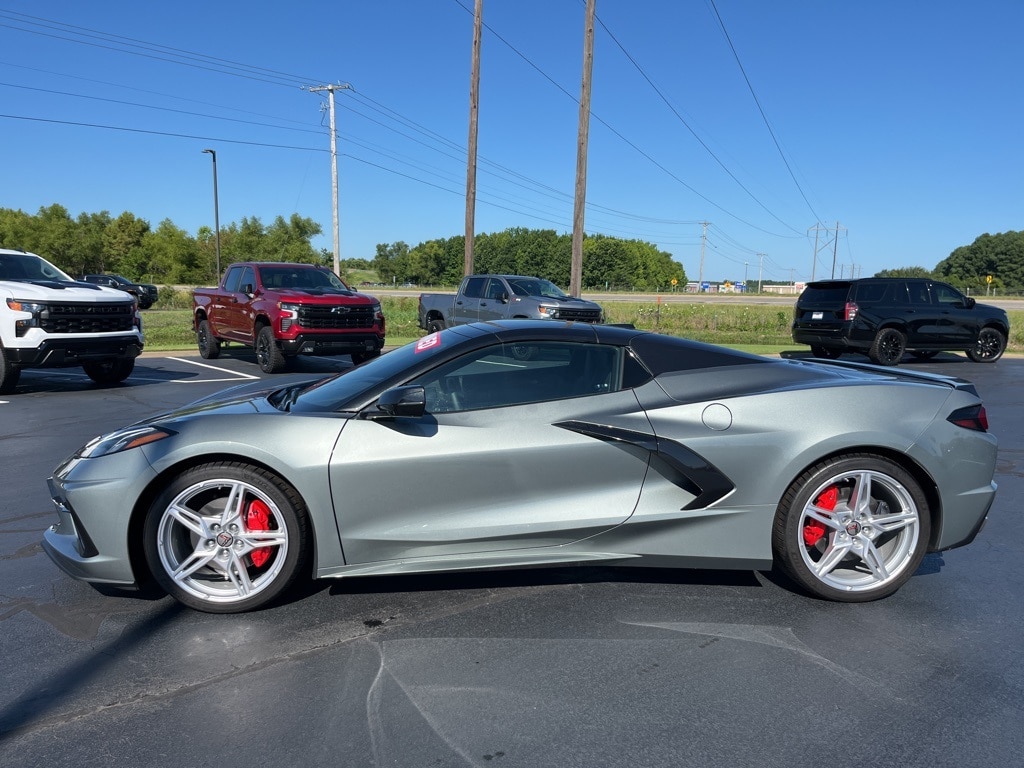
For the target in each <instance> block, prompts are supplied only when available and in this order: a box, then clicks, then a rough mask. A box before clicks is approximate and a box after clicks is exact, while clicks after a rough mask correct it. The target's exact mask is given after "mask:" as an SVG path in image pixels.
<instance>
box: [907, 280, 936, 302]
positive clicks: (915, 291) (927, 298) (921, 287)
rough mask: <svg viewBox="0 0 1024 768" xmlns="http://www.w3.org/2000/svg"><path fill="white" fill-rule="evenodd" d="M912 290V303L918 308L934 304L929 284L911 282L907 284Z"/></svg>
mask: <svg viewBox="0 0 1024 768" xmlns="http://www.w3.org/2000/svg"><path fill="white" fill-rule="evenodd" d="M907 288H909V290H910V303H911V304H913V305H916V306H920V305H926V304H931V303H932V297H931V294H930V293H929V292H928V285H927V283H923V282H917V281H915V282H911V283H908V284H907Z"/></svg>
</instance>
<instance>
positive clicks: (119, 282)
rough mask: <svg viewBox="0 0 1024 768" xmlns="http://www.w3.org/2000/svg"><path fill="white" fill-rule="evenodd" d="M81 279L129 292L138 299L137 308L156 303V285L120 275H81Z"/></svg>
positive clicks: (145, 307)
mask: <svg viewBox="0 0 1024 768" xmlns="http://www.w3.org/2000/svg"><path fill="white" fill-rule="evenodd" d="M82 280H83V281H84V282H86V283H93V284H94V285H105V286H107V287H108V288H116V289H117V290H119V291H125V292H127V293H130V294H131V295H132V296H134V297H135V298H136V299H138V301H139V309H149V308H150V307H152V306H153V304H155V303H156V300H157V293H158V291H157V287H156V286H155V285H150V284H149V283H133V282H132V281H131V280H129V279H128V278H127V277H122V276H121V275H83V276H82Z"/></svg>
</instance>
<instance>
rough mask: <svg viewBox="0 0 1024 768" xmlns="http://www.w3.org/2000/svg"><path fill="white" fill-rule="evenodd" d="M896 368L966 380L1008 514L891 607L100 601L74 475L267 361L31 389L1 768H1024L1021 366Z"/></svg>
mask: <svg viewBox="0 0 1024 768" xmlns="http://www.w3.org/2000/svg"><path fill="white" fill-rule="evenodd" d="M348 365H349V363H348V358H344V357H343V358H337V359H332V358H319V359H304V360H301V361H299V364H298V367H297V369H296V370H295V371H293V372H291V373H288V374H282V375H279V376H277V377H275V378H274V380H275V381H278V380H280V381H285V380H287V379H288V378H290V377H300V376H301V377H306V376H313V375H320V374H323V373H330V372H332V371H335V370H341V369H344V368H346V367H347V366H348ZM905 365H906V366H907V367H913V368H915V369H921V370H928V371H937V372H941V373H946V374H952V375H957V376H961V377H963V378H967V379H970V380H972V381H974V382H975V383H976V385H977V387H978V389H979V391H980V393H981V395H982V397H983V398H984V400H985V402H986V407H987V409H988V415H989V421H990V429H991V431H992V432H993V433H995V434H996V435H997V437H998V438H999V440H1000V450H999V464H998V469H997V481H998V483H999V494H998V496H997V499H996V503H995V506H994V507H993V510H992V512H991V514H990V517H989V522H988V525H987V526H986V528H985V529H984V530H983V531H982V532H981V534H980V535H979V536H978V538H977V540H976V541H975V542H974V543H973V544H971V545H970V546H968V547H966V548H962V549H958V550H952V551H950V552H946V553H942V554H933V555H929V556H928V557H926V559H925V561H924V563H923V565H922V567H921V569H920V570H919V572H918V573H917V575H915V577H914V578H913V579H911V581H910V582H909V583H908V584H907V585H906V586H905V587H904V588H903V589H902V590H900V591H899V592H898V593H897V594H896V595H894V596H893V597H890V598H888V599H886V600H883V601H879V602H876V603H869V604H864V605H842V604H832V603H824V602H820V601H816V600H812V599H810V598H807V597H804V596H801V595H798V594H795V593H793V592H792V591H790V590H789V589H787V588H786V587H784V586H782V585H780V584H779V583H777V581H776V579H775V578H774V577H773V576H772V575H770V574H767V575H766V574H755V573H750V572H711V571H685V572H679V571H653V570H650V571H648V570H641V571H633V570H630V571H625V570H619V569H615V568H587V569H582V570H542V571H526V572H511V573H497V574H485V575H437V576H417V577H401V578H398V577H388V578H375V579H365V580H357V579H353V580H345V581H339V582H330V581H325V582H319V583H316V584H314V585H310V586H309V587H308V588H306V589H305V590H304V592H303V593H302V594H298V595H296V596H295V598H294V599H293V600H291V601H290V602H287V603H285V604H284V605H281V606H278V607H275V608H272V609H269V610H265V611H260V612H256V613H252V614H245V615H238V616H214V615H206V614H200V613H196V612H192V611H189V610H188V609H184V608H181V607H179V606H178V605H177V604H176V603H173V602H172V601H171V600H170V599H169V598H160V597H158V596H153V595H138V596H132V597H124V596H109V595H104V594H101V593H100V592H97V591H96V590H94V589H93V588H91V587H89V586H86V585H84V584H81V583H78V582H75V581H73V580H71V579H70V578H67V577H65V576H63V575H62V574H61V573H60V572H59V571H58V570H57V568H56V566H54V565H53V564H52V563H50V561H49V559H48V558H47V557H46V556H45V554H43V552H42V550H41V548H40V546H39V539H40V537H41V535H42V532H43V530H44V529H45V528H46V527H47V526H49V525H50V524H51V523H52V522H54V521H55V516H54V513H53V512H52V509H51V507H52V505H51V503H50V499H49V495H48V493H47V489H46V482H45V480H46V477H47V475H48V474H49V473H50V471H51V470H52V469H53V467H54V466H55V465H56V464H57V463H58V462H59V461H60V460H61V459H63V458H64V457H65V456H67V455H68V454H70V453H71V452H72V451H74V450H75V449H76V448H77V447H78V446H79V445H81V444H82V443H84V442H85V441H87V440H88V439H90V438H91V437H93V436H94V435H96V434H98V433H101V432H104V431H108V430H110V429H112V428H115V427H118V426H122V425H124V424H127V423H130V422H132V421H135V420H137V419H140V418H142V417H144V416H146V415H149V414H152V413H154V412H159V411H162V410H165V409H168V408H172V407H175V406H178V405H181V404H184V403H186V402H189V401H191V400H194V399H197V398H199V397H202V396H204V395H207V394H211V393H213V392H216V391H219V390H221V389H224V388H226V387H228V386H231V385H233V384H239V383H244V382H246V381H251V380H252V379H255V378H263V377H265V375H264V374H262V373H261V372H260V371H259V369H258V368H257V366H256V365H255V362H254V360H253V359H252V357H251V355H250V354H247V353H245V352H239V353H237V354H229V355H225V356H223V357H222V358H221V359H219V360H217V361H213V362H212V363H211V362H208V361H203V360H201V359H199V358H198V357H197V356H195V355H191V354H183V355H173V356H172V355H168V356H146V357H144V358H141V359H140V360H139V361H138V363H137V366H136V369H135V373H134V374H133V375H132V377H131V378H130V379H129V380H128V382H127V383H126V385H124V386H120V387H112V388H109V389H99V388H96V387H95V386H94V385H92V384H91V382H90V381H89V379H88V378H87V377H86V376H85V375H84V374H82V373H81V372H79V371H76V370H69V371H51V372H43V371H26V372H25V373H24V374H23V375H22V379H21V383H20V385H19V387H18V390H17V392H16V393H15V394H14V395H9V396H3V397H0V425H2V429H0V441H2V446H3V453H2V455H3V462H2V464H0V481H2V488H3V490H2V493H0V658H2V659H3V663H2V669H3V675H2V680H3V681H4V684H3V685H2V686H0V766H35V765H47V766H65V765H66V766H71V765H74V766H82V767H85V766H101V765H102V766H109V765H111V764H124V765H146V766H183V765H188V766H200V765H211V766H213V765H217V766H236V765H237V766H243V765H244V766H251V765H267V764H279V765H289V766H304V765H309V766H319V765H332V766H335V765H345V766H386V765H399V766H501V765H505V766H558V767H559V768H561V767H564V766H627V765H628V766H719V765H720V766H730V767H732V766H787V767H794V768H796V767H801V766H808V767H809V768H810V767H811V766H813V767H814V768H818V767H820V766H824V765H831V766H854V765H858V766H859V765H871V766H922V767H923V766H929V768H935V767H937V766H1004V765H1014V764H1018V763H1019V761H1020V755H1021V754H1022V753H1024V729H1022V728H1021V723H1022V722H1024V643H1022V626H1024V624H1022V620H1024V599H1022V598H1021V592H1022V589H1024V539H1022V537H1019V536H1016V535H1015V533H1016V530H1017V523H1018V522H1019V520H1020V514H1021V512H1020V508H1021V500H1022V499H1024V391H1022V388H1021V386H1020V381H1022V380H1024V360H1022V359H1019V358H1017V359H1011V358H1005V359H1003V360H1001V361H1000V362H998V363H996V364H994V365H978V364H973V363H970V362H967V361H966V359H965V358H963V357H961V356H957V355H942V356H940V357H938V358H936V359H935V360H933V361H930V362H929V363H927V364H910V363H906V364H905ZM396 480H398V479H396Z"/></svg>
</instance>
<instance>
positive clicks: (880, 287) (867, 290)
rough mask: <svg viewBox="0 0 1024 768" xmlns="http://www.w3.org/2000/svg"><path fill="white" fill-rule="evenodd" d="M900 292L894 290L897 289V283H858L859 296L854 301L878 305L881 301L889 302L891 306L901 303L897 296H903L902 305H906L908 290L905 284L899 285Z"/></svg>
mask: <svg viewBox="0 0 1024 768" xmlns="http://www.w3.org/2000/svg"><path fill="white" fill-rule="evenodd" d="M898 287H899V289H900V290H898V291H897V290H893V289H895V288H897V284H895V283H858V284H857V294H856V298H855V299H854V301H856V302H857V303H858V304H877V303H879V302H881V301H888V302H889V303H890V304H891V303H894V302H899V299H898V298H897V294H899V293H902V294H903V297H904V298H903V301H902V302H900V303H906V293H907V291H906V289H905V288H904V287H903V283H899V285H898Z"/></svg>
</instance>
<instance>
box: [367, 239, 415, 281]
mask: <svg viewBox="0 0 1024 768" xmlns="http://www.w3.org/2000/svg"><path fill="white" fill-rule="evenodd" d="M373 268H374V269H375V270H377V275H378V277H380V279H381V282H384V283H391V282H397V281H398V280H402V281H405V280H406V279H407V277H406V276H407V274H408V272H409V246H408V245H406V244H405V243H403V242H402V241H401V240H399V241H398V242H397V243H391V244H390V245H388V244H387V243H378V244H377V255H376V256H375V257H374V259H373Z"/></svg>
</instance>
